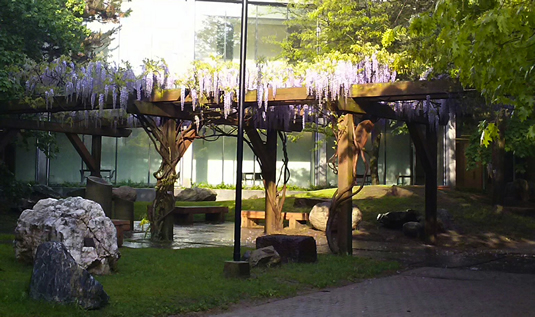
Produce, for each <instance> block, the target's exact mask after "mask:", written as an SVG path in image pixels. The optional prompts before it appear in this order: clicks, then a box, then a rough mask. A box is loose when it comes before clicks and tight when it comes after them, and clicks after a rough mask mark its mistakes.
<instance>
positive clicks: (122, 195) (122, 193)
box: [111, 186, 137, 202]
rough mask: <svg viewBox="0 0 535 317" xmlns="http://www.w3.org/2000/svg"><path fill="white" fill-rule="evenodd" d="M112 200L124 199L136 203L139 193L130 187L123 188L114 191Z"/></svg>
mask: <svg viewBox="0 0 535 317" xmlns="http://www.w3.org/2000/svg"><path fill="white" fill-rule="evenodd" d="M111 195H112V199H117V198H119V199H124V200H127V201H134V202H135V201H136V199H137V192H136V190H135V189H133V188H132V187H129V186H121V187H118V188H113V189H112V193H111Z"/></svg>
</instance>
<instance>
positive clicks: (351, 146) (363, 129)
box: [325, 115, 374, 254]
mask: <svg viewBox="0 0 535 317" xmlns="http://www.w3.org/2000/svg"><path fill="white" fill-rule="evenodd" d="M352 117H353V116H352V115H345V116H342V117H340V118H339V119H338V124H336V125H335V129H334V131H335V136H336V142H337V145H338V150H337V152H336V154H335V156H334V157H333V158H331V165H330V166H331V167H332V168H333V172H334V173H335V174H338V189H337V190H336V191H335V192H334V195H333V197H332V199H331V206H330V207H329V218H328V220H327V228H326V230H325V233H326V235H327V242H328V243H329V248H330V249H331V252H333V253H335V254H342V253H351V244H350V243H347V242H346V241H343V240H342V239H346V238H347V237H348V236H349V237H350V236H351V230H350V229H348V230H344V229H345V228H343V226H346V227H348V226H350V225H351V222H350V220H351V219H350V218H349V219H346V217H344V215H343V214H342V213H343V212H348V214H350V212H351V209H352V206H351V200H352V198H353V196H355V195H356V194H358V193H359V192H360V191H361V190H362V188H363V187H364V181H365V179H366V176H367V173H368V169H369V164H368V161H367V160H366V157H365V155H364V154H365V152H364V146H365V145H366V142H367V141H368V135H369V134H370V133H371V131H372V130H373V127H374V124H373V123H372V122H371V121H370V120H365V121H362V122H361V123H359V124H358V125H357V126H355V125H354V124H353V118H352ZM359 158H361V159H362V161H363V162H364V165H365V170H364V173H363V178H362V183H361V184H360V187H359V188H358V189H357V190H356V191H355V192H353V186H355V185H358V184H357V166H358V160H359ZM336 159H337V160H338V164H332V163H333V162H334V160H336ZM342 169H343V170H342ZM339 171H340V173H339ZM344 222H346V223H344ZM344 235H346V236H344ZM347 240H349V239H347Z"/></svg>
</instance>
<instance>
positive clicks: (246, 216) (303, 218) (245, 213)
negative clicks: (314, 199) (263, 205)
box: [241, 210, 308, 229]
mask: <svg viewBox="0 0 535 317" xmlns="http://www.w3.org/2000/svg"><path fill="white" fill-rule="evenodd" d="M283 215H284V220H288V221H289V227H290V229H295V228H297V222H300V223H301V222H305V223H306V222H307V221H308V214H307V213H304V212H303V213H301V212H284V213H283ZM264 219H266V213H265V212H264V211H249V210H242V212H241V226H242V228H261V227H263V226H260V225H259V224H258V221H259V220H264Z"/></svg>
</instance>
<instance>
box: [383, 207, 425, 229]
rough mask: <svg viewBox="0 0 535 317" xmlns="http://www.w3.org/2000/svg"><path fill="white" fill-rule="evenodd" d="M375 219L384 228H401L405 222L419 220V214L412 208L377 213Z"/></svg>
mask: <svg viewBox="0 0 535 317" xmlns="http://www.w3.org/2000/svg"><path fill="white" fill-rule="evenodd" d="M377 221H379V223H380V224H382V225H383V226H384V227H385V228H389V229H401V228H402V227H403V224H404V223H406V222H418V221H420V215H419V214H418V212H417V211H415V210H412V209H407V210H406V211H390V212H387V213H384V214H379V215H377Z"/></svg>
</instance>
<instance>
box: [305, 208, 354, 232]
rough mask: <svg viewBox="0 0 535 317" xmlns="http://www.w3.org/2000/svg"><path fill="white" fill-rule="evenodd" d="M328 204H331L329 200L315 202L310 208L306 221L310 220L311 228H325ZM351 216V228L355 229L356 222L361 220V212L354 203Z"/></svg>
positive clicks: (322, 229) (323, 229)
mask: <svg viewBox="0 0 535 317" xmlns="http://www.w3.org/2000/svg"><path fill="white" fill-rule="evenodd" d="M330 206H331V203H330V202H323V203H319V204H316V205H315V206H314V207H313V208H312V210H311V211H310V214H309V215H308V221H309V222H310V224H311V225H312V227H313V228H315V229H318V230H321V231H325V230H326V228H327V219H328V217H329V207H330ZM351 218H352V221H353V225H352V228H353V230H355V229H357V226H358V224H359V223H360V222H361V221H362V212H361V211H360V209H359V208H358V207H357V206H355V205H353V214H352V216H351ZM335 221H336V219H335ZM334 225H335V224H334Z"/></svg>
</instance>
